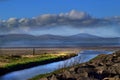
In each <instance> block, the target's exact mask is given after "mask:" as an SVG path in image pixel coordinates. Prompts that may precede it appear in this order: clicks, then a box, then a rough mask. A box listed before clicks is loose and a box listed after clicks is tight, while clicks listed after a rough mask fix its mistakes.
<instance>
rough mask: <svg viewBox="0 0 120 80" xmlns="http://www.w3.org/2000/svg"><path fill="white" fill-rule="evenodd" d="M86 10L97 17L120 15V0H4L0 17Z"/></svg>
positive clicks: (0, 4)
mask: <svg viewBox="0 0 120 80" xmlns="http://www.w3.org/2000/svg"><path fill="white" fill-rule="evenodd" d="M71 9H75V10H79V11H85V12H87V13H89V14H91V15H93V16H95V17H106V16H119V15H120V10H119V9H120V0H2V1H1V2H0V10H1V11H0V18H2V19H8V18H9V17H17V18H21V17H30V18H31V17H33V16H38V15H40V14H45V13H54V14H56V13H61V12H68V11H70V10H71Z"/></svg>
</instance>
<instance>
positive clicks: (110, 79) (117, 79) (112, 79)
mask: <svg viewBox="0 0 120 80" xmlns="http://www.w3.org/2000/svg"><path fill="white" fill-rule="evenodd" d="M103 80H120V78H104V79H103Z"/></svg>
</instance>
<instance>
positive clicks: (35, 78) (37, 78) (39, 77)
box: [29, 67, 69, 80]
mask: <svg viewBox="0 0 120 80" xmlns="http://www.w3.org/2000/svg"><path fill="white" fill-rule="evenodd" d="M66 69H69V67H67V68H62V69H59V70H56V71H54V72H50V73H46V74H40V75H38V76H35V77H33V78H31V79H29V80H39V79H41V78H45V77H48V76H51V75H52V74H59V73H61V72H63V71H64V70H66Z"/></svg>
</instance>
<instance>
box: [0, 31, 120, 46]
mask: <svg viewBox="0 0 120 80" xmlns="http://www.w3.org/2000/svg"><path fill="white" fill-rule="evenodd" d="M119 45H120V38H119V37H115V38H103V37H98V36H95V35H90V34H83V33H82V34H77V35H72V36H59V35H50V34H46V35H40V36H33V35H28V34H8V35H0V47H79V46H119Z"/></svg>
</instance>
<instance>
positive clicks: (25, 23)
mask: <svg viewBox="0 0 120 80" xmlns="http://www.w3.org/2000/svg"><path fill="white" fill-rule="evenodd" d="M108 25H120V17H119V16H115V17H107V18H95V17H92V16H91V15H89V14H88V13H86V12H79V11H76V10H72V11H70V12H68V13H60V14H43V15H40V16H37V17H33V18H21V19H18V18H9V19H8V20H0V33H5V32H8V33H9V32H11V33H12V32H15V31H16V32H17V31H23V32H27V31H29V30H34V29H38V28H39V29H40V28H48V27H50V28H54V27H60V26H66V27H74V28H84V27H101V26H108ZM119 29H120V28H119Z"/></svg>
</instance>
